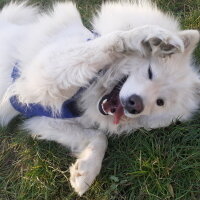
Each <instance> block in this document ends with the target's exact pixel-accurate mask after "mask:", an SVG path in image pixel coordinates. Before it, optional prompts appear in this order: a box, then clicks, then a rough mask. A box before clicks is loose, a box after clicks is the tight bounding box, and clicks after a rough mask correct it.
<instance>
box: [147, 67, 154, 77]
mask: <svg viewBox="0 0 200 200" xmlns="http://www.w3.org/2000/svg"><path fill="white" fill-rule="evenodd" d="M148 76H149V79H150V80H152V79H153V73H152V70H151V65H149V68H148Z"/></svg>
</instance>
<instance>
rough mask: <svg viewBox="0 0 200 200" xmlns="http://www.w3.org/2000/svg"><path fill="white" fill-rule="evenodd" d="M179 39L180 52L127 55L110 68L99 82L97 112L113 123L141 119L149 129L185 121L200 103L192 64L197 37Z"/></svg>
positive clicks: (186, 35) (187, 35)
mask: <svg viewBox="0 0 200 200" xmlns="http://www.w3.org/2000/svg"><path fill="white" fill-rule="evenodd" d="M179 36H180V38H181V39H182V40H183V42H184V44H185V45H184V46H185V48H184V51H183V52H182V53H175V54H172V55H168V56H166V57H164V58H162V57H159V56H151V58H149V57H148V58H145V57H142V56H141V57H139V56H138V57H135V56H134V57H132V56H129V57H128V58H126V59H125V60H126V61H123V62H122V63H120V64H118V66H113V68H112V69H109V70H108V71H107V72H106V74H105V75H104V76H103V77H102V80H101V84H102V85H103V89H102V88H101V92H100V93H101V96H100V98H99V99H98V103H97V104H98V111H99V112H100V113H101V114H102V115H108V116H109V117H112V118H113V122H114V123H115V124H120V123H126V121H129V122H130V120H135V119H136V118H138V119H139V118H140V119H142V121H143V123H144V124H145V126H146V127H149V128H156V127H163V126H167V125H169V124H170V123H171V122H172V121H175V120H177V119H179V120H186V119H188V118H189V117H190V115H191V114H192V113H193V112H194V111H195V110H196V109H197V107H198V103H199V96H198V89H199V88H200V80H199V75H198V73H197V71H196V70H195V69H194V67H192V63H191V54H192V52H193V50H194V48H195V46H196V44H197V42H198V40H199V35H198V34H197V33H194V32H193V31H182V32H181V33H180V34H179Z"/></svg>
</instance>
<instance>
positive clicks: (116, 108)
mask: <svg viewBox="0 0 200 200" xmlns="http://www.w3.org/2000/svg"><path fill="white" fill-rule="evenodd" d="M126 79H127V77H124V78H122V79H121V80H120V81H119V82H118V83H117V85H115V87H114V88H113V90H112V91H111V92H110V93H109V94H106V95H105V96H103V97H102V98H101V100H100V101H99V106H98V107H99V111H100V113H102V114H103V115H113V117H114V121H113V123H114V124H119V122H120V120H121V118H122V117H123V116H124V108H123V106H122V104H121V101H120V98H119V93H120V90H121V88H122V86H123V84H124V83H125V81H126Z"/></svg>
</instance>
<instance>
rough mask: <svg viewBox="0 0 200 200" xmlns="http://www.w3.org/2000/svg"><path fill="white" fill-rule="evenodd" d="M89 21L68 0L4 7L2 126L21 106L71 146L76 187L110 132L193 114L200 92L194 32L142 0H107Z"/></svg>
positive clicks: (29, 119)
mask: <svg viewBox="0 0 200 200" xmlns="http://www.w3.org/2000/svg"><path fill="white" fill-rule="evenodd" d="M92 24H93V31H90V30H88V29H87V28H86V27H84V26H83V24H82V22H81V17H80V14H79V12H78V11H77V9H76V6H75V5H74V4H73V3H71V2H66V3H58V4H55V5H54V7H53V8H52V9H51V10H49V11H47V12H41V11H40V10H39V9H38V8H36V7H32V6H27V5H26V4H25V3H20V4H17V3H11V4H9V5H7V6H5V7H4V8H3V9H2V11H1V13H0V28H1V31H0V98H1V100H0V121H1V125H2V126H5V125H7V124H8V123H9V121H10V120H11V119H12V118H13V117H15V116H17V115H19V114H21V115H23V116H24V117H25V121H24V124H23V128H24V129H26V130H28V131H29V132H30V133H31V134H34V135H37V136H38V138H40V139H46V140H53V141H57V142H58V143H60V144H62V145H64V146H66V147H68V148H69V149H70V150H71V151H72V152H73V153H74V155H75V156H76V157H77V161H76V163H75V164H73V165H72V166H71V167H70V174H71V175H70V181H71V185H72V187H73V188H74V189H75V191H76V192H77V193H78V194H79V195H82V194H83V193H84V192H86V191H87V190H88V188H89V186H90V185H91V184H92V183H93V181H94V179H95V177H96V176H97V175H98V174H99V172H100V169H101V163H102V160H103V157H104V153H105V151H106V147H107V139H106V136H107V135H112V134H122V133H129V132H133V131H134V130H136V129H138V128H140V127H143V128H146V129H152V128H158V127H165V126H168V125H169V124H170V123H171V122H173V121H175V120H177V119H178V120H182V121H184V120H187V119H189V118H190V117H191V115H192V114H193V113H194V111H196V110H197V108H198V104H199V99H200V98H199V96H198V95H199V94H198V93H199V87H200V81H199V74H198V73H197V70H195V68H194V67H193V66H192V52H193V50H194V49H195V46H196V45H197V43H198V41H199V38H200V35H199V32H198V31H196V30H180V26H179V23H178V21H177V20H176V19H175V18H174V17H173V16H170V15H169V14H166V13H163V12H161V11H160V10H159V9H158V8H157V7H156V6H155V5H154V4H152V3H150V2H148V1H145V0H141V1H137V2H124V3H123V2H118V3H116V2H115V3H114V2H109V3H105V4H103V5H102V7H101V10H100V11H99V12H98V13H97V15H96V16H94V18H93V21H92Z"/></svg>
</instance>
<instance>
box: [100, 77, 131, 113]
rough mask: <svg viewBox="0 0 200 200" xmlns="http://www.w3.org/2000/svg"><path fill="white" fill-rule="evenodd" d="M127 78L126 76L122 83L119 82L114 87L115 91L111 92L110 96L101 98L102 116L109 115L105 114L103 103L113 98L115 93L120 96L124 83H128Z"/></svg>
mask: <svg viewBox="0 0 200 200" xmlns="http://www.w3.org/2000/svg"><path fill="white" fill-rule="evenodd" d="M127 78H128V76H124V77H123V78H122V79H121V80H120V81H118V83H117V84H116V85H115V86H114V87H113V89H112V90H111V92H110V93H109V94H106V95H104V96H103V97H102V98H101V100H100V101H99V105H98V109H99V111H100V113H101V114H103V115H108V113H105V112H104V110H103V108H102V103H103V101H104V100H105V99H107V100H109V99H110V98H111V96H112V95H113V93H117V95H119V92H120V91H121V88H122V86H123V85H124V83H125V82H126V80H127Z"/></svg>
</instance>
